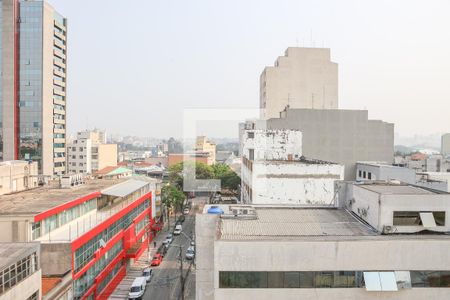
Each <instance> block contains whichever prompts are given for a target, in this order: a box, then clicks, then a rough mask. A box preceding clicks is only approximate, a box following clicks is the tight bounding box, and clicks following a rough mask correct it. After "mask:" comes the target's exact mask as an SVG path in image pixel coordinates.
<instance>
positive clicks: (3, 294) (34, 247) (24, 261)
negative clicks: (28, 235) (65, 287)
mask: <svg viewBox="0 0 450 300" xmlns="http://www.w3.org/2000/svg"><path fill="white" fill-rule="evenodd" d="M41 275H42V274H41V254H40V246H39V243H0V278H1V280H0V300H18V299H27V300H38V299H41ZM63 299H64V298H63ZM66 299H67V298H66Z"/></svg>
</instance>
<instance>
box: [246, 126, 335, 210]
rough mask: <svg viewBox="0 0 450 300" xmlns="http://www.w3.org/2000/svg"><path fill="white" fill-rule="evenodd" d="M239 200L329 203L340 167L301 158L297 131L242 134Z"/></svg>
mask: <svg viewBox="0 0 450 300" xmlns="http://www.w3.org/2000/svg"><path fill="white" fill-rule="evenodd" d="M243 135H244V136H243V137H242V140H243V144H242V153H243V156H242V168H241V180H242V184H241V200H242V201H243V202H244V203H252V204H291V205H292V204H296V205H311V204H314V205H320V204H328V205H330V204H332V202H333V198H334V182H335V180H342V179H343V178H344V167H343V166H342V165H339V164H334V163H331V162H325V161H319V160H314V159H306V158H304V157H303V156H302V133H301V132H300V131H297V130H246V131H244V133H243Z"/></svg>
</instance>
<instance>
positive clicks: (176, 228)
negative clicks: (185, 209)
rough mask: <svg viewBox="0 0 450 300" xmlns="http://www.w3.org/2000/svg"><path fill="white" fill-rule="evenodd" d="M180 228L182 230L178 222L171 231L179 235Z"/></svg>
mask: <svg viewBox="0 0 450 300" xmlns="http://www.w3.org/2000/svg"><path fill="white" fill-rule="evenodd" d="M182 230H183V227H181V224H178V225H177V226H175V230H174V231H173V235H180V234H181V231H182Z"/></svg>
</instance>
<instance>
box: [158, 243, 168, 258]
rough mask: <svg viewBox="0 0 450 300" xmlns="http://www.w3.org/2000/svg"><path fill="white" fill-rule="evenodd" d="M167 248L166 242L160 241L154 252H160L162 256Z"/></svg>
mask: <svg viewBox="0 0 450 300" xmlns="http://www.w3.org/2000/svg"><path fill="white" fill-rule="evenodd" d="M168 249H169V245H168V244H166V243H162V245H161V246H159V248H158V250H157V251H156V253H159V254H161V256H162V257H164V255H166V253H167V250H168Z"/></svg>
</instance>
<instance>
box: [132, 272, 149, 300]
mask: <svg viewBox="0 0 450 300" xmlns="http://www.w3.org/2000/svg"><path fill="white" fill-rule="evenodd" d="M146 284H147V282H146V280H145V278H144V277H137V278H136V279H134V281H133V284H131V288H130V291H129V292H128V299H142V296H144V293H145V285H146Z"/></svg>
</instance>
